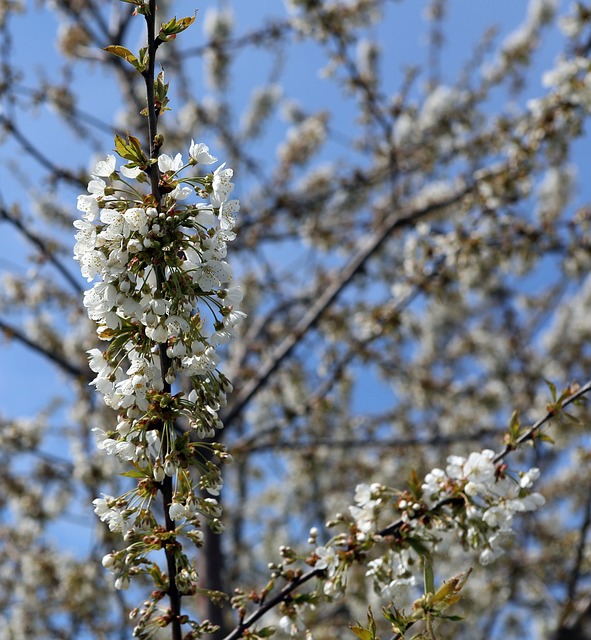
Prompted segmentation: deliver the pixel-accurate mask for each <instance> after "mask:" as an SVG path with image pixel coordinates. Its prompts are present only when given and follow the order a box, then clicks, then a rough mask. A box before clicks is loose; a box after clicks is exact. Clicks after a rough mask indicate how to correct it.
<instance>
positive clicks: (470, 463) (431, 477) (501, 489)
mask: <svg viewBox="0 0 591 640" xmlns="http://www.w3.org/2000/svg"><path fill="white" fill-rule="evenodd" d="M494 459H495V453H494V451H492V450H490V449H485V450H484V451H480V452H473V453H471V454H470V455H469V456H468V457H467V458H464V457H462V456H450V457H449V458H448V459H447V462H448V464H447V466H446V468H445V471H444V470H442V469H433V471H431V472H430V473H428V474H427V475H426V476H425V480H424V482H423V485H422V489H423V499H424V501H425V502H426V503H427V504H428V505H429V506H430V507H433V506H435V505H437V504H438V503H440V502H441V501H443V500H445V499H447V498H449V497H450V495H452V496H453V495H455V496H457V497H461V498H462V499H463V500H464V501H465V504H466V516H467V519H466V526H465V527H464V528H463V529H462V535H463V537H464V538H465V540H466V541H467V542H468V543H469V544H470V545H471V546H473V547H475V548H482V549H483V551H482V553H481V554H480V561H481V563H482V564H488V563H490V562H492V561H493V560H494V559H495V558H496V557H498V556H499V555H500V554H501V553H502V548H501V542H502V540H503V539H504V538H506V537H508V536H509V535H510V534H511V528H512V524H513V517H514V515H515V514H516V513H520V512H524V511H534V510H535V509H537V508H538V507H541V506H542V505H543V504H544V502H545V500H544V497H543V496H542V495H541V494H539V493H532V492H530V488H531V487H532V485H533V482H534V481H535V480H536V479H537V478H538V477H539V475H540V472H539V469H537V468H532V469H530V470H529V471H527V472H524V473H521V474H520V476H519V478H513V477H511V476H510V475H509V474H508V473H506V470H504V469H503V468H502V466H499V465H498V464H497V463H495V461H494Z"/></svg>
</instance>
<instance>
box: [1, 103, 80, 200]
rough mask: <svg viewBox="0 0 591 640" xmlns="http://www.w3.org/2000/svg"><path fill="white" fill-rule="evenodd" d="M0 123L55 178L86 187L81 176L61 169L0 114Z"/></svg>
mask: <svg viewBox="0 0 591 640" xmlns="http://www.w3.org/2000/svg"><path fill="white" fill-rule="evenodd" d="M0 125H1V126H3V127H4V128H5V129H6V131H7V132H8V133H9V134H10V135H12V136H13V138H15V140H16V141H17V142H18V143H19V144H20V146H21V147H22V149H23V151H25V152H26V153H28V154H29V155H30V156H31V157H32V158H33V159H34V160H36V161H37V162H38V163H39V164H40V165H41V166H42V167H43V168H44V169H47V170H48V171H50V172H51V174H52V177H53V178H54V179H56V180H65V181H66V182H69V183H70V184H74V185H76V186H77V187H84V188H86V182H85V181H84V180H82V178H78V177H76V176H75V175H73V174H72V173H70V172H69V171H66V170H65V169H61V168H60V167H58V166H57V165H56V164H54V163H53V162H52V161H51V160H50V159H49V158H48V157H47V156H46V155H44V154H43V153H41V151H39V149H37V148H36V147H35V146H34V145H33V144H32V143H31V142H30V141H29V140H28V138H27V137H26V136H25V135H24V134H23V133H22V132H21V130H20V129H19V128H18V127H17V126H16V125H15V124H14V123H13V122H11V121H10V120H8V118H6V116H3V115H0Z"/></svg>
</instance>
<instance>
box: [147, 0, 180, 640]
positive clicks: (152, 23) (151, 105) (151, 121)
mask: <svg viewBox="0 0 591 640" xmlns="http://www.w3.org/2000/svg"><path fill="white" fill-rule="evenodd" d="M145 18H146V27H147V35H148V68H147V69H146V70H145V72H144V73H143V74H142V75H143V77H144V80H145V82H146V98H147V106H146V108H147V117H148V144H149V147H150V159H152V160H156V158H157V157H158V150H159V148H160V145H159V144H158V143H157V135H158V113H157V110H156V102H155V99H154V81H155V78H156V50H157V48H158V42H159V41H158V40H157V39H156V0H150V3H149V10H148V11H147V12H146V14H145ZM149 175H150V184H151V190H152V196H153V198H154V200H155V206H156V208H157V209H158V211H159V210H160V204H161V199H162V194H161V193H160V186H159V180H160V175H159V170H158V164H157V163H156V162H154V163H153V164H151V165H150V169H149ZM154 267H155V271H156V282H157V290H158V291H161V290H162V287H163V286H164V270H163V268H162V266H161V265H154ZM158 352H159V355H160V368H161V375H162V385H163V393H165V394H170V392H171V386H170V383H168V382H167V381H166V372H167V371H168V369H169V367H170V359H169V357H168V354H167V353H166V344H162V343H161V344H159V345H158ZM165 428H166V425H165V424H164V422H163V423H162V424H161V426H160V431H161V434H163V433H164V430H165ZM163 440H164V438H163ZM166 442H167V445H166V449H167V450H166V454H168V453H170V451H171V442H170V438H167V439H166ZM160 490H161V492H162V506H163V511H164V520H165V525H166V530H167V531H174V530H175V528H176V527H175V524H174V522H173V521H172V519H171V517H170V512H169V508H170V505H171V504H172V497H173V492H174V486H173V479H172V477H171V476H168V475H166V476H165V477H164V479H163V480H162V483H161V485H160ZM164 551H165V555H166V565H167V570H168V580H169V586H168V597H169V599H170V610H171V626H172V638H173V640H181V638H182V630H181V622H180V620H181V594H180V592H179V590H178V588H177V585H176V575H177V567H176V560H175V554H174V548H173V547H171V546H168V545H167V546H166V548H165V550H164Z"/></svg>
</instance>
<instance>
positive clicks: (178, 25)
mask: <svg viewBox="0 0 591 640" xmlns="http://www.w3.org/2000/svg"><path fill="white" fill-rule="evenodd" d="M196 17H197V12H195V15H194V16H193V17H191V16H188V17H186V18H181V19H180V20H177V19H176V16H175V17H174V18H172V20H169V21H168V22H167V23H165V24H162V26H161V27H160V33H159V34H158V39H159V40H162V42H167V41H168V40H173V39H174V38H176V34H177V33H180V32H181V31H184V30H185V29H188V28H189V27H190V26H191V25H192V24H193V23H194V22H195V18H196Z"/></svg>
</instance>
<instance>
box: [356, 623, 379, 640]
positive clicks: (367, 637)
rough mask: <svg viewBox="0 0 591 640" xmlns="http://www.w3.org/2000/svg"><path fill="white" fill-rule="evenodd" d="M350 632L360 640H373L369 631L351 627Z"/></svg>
mask: <svg viewBox="0 0 591 640" xmlns="http://www.w3.org/2000/svg"><path fill="white" fill-rule="evenodd" d="M351 631H352V632H353V633H354V634H355V635H356V636H357V637H358V638H361V640H374V637H375V636H373V635H372V633H371V631H370V630H369V629H364V628H363V627H360V626H357V625H356V626H351Z"/></svg>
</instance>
